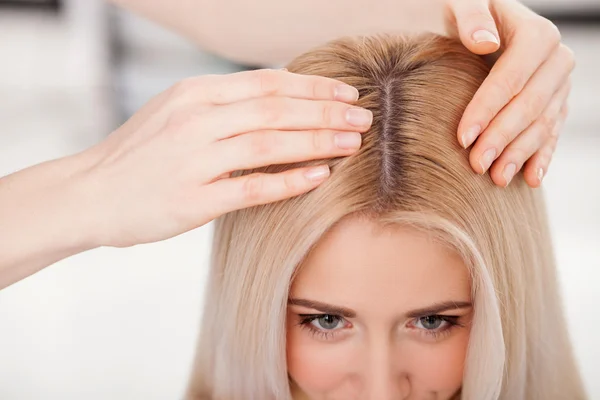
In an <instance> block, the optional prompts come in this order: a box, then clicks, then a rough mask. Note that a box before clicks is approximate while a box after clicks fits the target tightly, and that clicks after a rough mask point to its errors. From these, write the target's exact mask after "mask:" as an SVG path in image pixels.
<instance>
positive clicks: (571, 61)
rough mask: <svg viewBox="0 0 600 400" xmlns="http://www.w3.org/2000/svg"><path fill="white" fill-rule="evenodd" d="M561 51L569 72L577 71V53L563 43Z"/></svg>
mask: <svg viewBox="0 0 600 400" xmlns="http://www.w3.org/2000/svg"><path fill="white" fill-rule="evenodd" d="M559 51H560V52H561V53H562V54H563V55H562V57H561V58H562V59H564V60H566V62H567V65H568V67H569V70H570V71H572V70H574V69H575V53H574V52H573V50H572V49H571V48H570V47H568V46H565V45H564V44H562V43H561V44H560V49H559Z"/></svg>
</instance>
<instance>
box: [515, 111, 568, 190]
mask: <svg viewBox="0 0 600 400" xmlns="http://www.w3.org/2000/svg"><path fill="white" fill-rule="evenodd" d="M566 117H567V103H564V104H563V107H562V108H561V111H560V113H559V119H558V123H557V124H556V126H555V128H554V132H553V134H552V136H551V137H550V139H549V140H548V141H547V143H546V144H545V145H544V146H543V147H542V148H541V149H540V150H538V151H537V152H536V154H534V155H533V156H532V157H531V158H530V159H529V160H528V161H527V163H526V164H525V168H524V172H523V175H524V176H525V180H526V181H527V183H528V184H529V186H531V187H538V186H540V185H541V184H542V180H543V178H544V176H546V174H547V173H548V168H549V167H550V163H551V162H552V157H553V156H554V152H555V151H556V144H557V142H558V138H559V137H560V134H561V130H562V127H563V125H564V122H565V119H566Z"/></svg>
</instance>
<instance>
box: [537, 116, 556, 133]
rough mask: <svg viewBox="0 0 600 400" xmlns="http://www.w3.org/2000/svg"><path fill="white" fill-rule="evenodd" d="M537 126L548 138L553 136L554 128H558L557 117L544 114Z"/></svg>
mask: <svg viewBox="0 0 600 400" xmlns="http://www.w3.org/2000/svg"><path fill="white" fill-rule="evenodd" d="M537 124H538V126H539V128H540V130H541V131H542V132H543V133H544V134H545V135H546V137H547V138H549V137H552V136H553V132H554V127H555V126H556V118H555V117H551V116H549V115H547V114H542V115H540V117H539V118H538V120H537Z"/></svg>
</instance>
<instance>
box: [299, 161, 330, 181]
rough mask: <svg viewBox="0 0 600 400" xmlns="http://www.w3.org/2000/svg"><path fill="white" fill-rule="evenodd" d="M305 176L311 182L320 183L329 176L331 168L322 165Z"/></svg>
mask: <svg viewBox="0 0 600 400" xmlns="http://www.w3.org/2000/svg"><path fill="white" fill-rule="evenodd" d="M304 176H306V178H307V179H308V180H310V181H313V182H319V181H322V180H323V179H325V178H326V177H327V176H329V166H327V165H321V166H318V167H314V168H311V169H309V170H307V171H306V172H304Z"/></svg>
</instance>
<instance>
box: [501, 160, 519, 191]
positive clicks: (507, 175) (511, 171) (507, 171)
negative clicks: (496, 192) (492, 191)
mask: <svg viewBox="0 0 600 400" xmlns="http://www.w3.org/2000/svg"><path fill="white" fill-rule="evenodd" d="M516 170H517V166H516V165H515V164H514V163H510V164H508V165H507V166H506V167H504V172H503V173H502V176H504V181H505V182H506V183H505V184H504V187H507V186H508V184H509V183H510V181H511V180H512V178H513V176H514V175H515V171H516Z"/></svg>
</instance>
